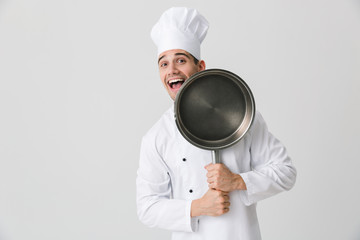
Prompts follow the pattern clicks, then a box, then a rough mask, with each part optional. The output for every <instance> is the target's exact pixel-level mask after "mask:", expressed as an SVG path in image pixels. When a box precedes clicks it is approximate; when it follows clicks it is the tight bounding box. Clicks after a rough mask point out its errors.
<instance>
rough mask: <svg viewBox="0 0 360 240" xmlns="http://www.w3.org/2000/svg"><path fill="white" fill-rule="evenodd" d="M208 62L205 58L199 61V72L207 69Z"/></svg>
mask: <svg viewBox="0 0 360 240" xmlns="http://www.w3.org/2000/svg"><path fill="white" fill-rule="evenodd" d="M205 68H206V64H205V61H204V60H200V61H199V72H200V71H203V70H205Z"/></svg>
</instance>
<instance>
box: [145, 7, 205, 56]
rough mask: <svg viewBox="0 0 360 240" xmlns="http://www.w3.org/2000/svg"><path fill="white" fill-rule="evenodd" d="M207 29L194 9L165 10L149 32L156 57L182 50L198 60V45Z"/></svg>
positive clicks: (176, 8) (202, 19) (174, 8)
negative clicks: (163, 53)
mask: <svg viewBox="0 0 360 240" xmlns="http://www.w3.org/2000/svg"><path fill="white" fill-rule="evenodd" d="M208 28H209V23H208V21H207V20H206V19H205V18H204V17H203V16H202V15H200V14H199V12H198V11H197V10H196V9H191V8H185V7H173V8H170V9H168V10H166V11H165V12H164V13H163V14H162V15H161V17H160V19H159V21H158V22H157V23H156V24H155V25H154V27H153V28H152V30H151V38H152V40H153V41H154V43H155V45H156V46H157V47H158V56H159V55H160V54H161V53H162V52H165V51H167V50H171V49H182V50H185V51H187V52H189V53H191V54H192V55H193V56H194V57H195V58H197V59H198V60H200V59H201V58H200V44H201V42H202V41H203V40H204V38H205V36H206V33H207V30H208Z"/></svg>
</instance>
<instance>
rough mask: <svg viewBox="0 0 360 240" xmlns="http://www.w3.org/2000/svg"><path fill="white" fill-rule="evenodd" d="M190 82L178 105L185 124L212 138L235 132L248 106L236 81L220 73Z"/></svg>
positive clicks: (199, 134) (197, 132) (204, 136)
mask: <svg viewBox="0 0 360 240" xmlns="http://www.w3.org/2000/svg"><path fill="white" fill-rule="evenodd" d="M191 84H192V86H191V87H189V88H188V90H187V91H185V92H184V94H183V96H182V102H181V105H180V109H179V110H180V115H181V120H182V123H183V125H184V127H185V128H186V129H187V130H188V131H189V132H191V133H192V134H193V135H194V136H195V137H197V138H199V139H204V140H209V141H217V140H221V139H224V138H227V137H229V136H230V135H232V134H233V133H234V132H235V131H236V130H237V129H238V128H239V126H240V125H241V122H242V120H243V118H244V116H245V110H246V106H245V105H246V103H245V98H244V96H243V93H242V91H241V89H240V88H239V87H238V86H237V84H236V83H235V82H234V81H229V79H227V78H226V77H224V76H221V75H217V76H210V77H209V76H206V77H201V78H199V79H197V80H196V81H194V82H193V83H191Z"/></svg>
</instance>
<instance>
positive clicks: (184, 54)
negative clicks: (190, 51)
mask: <svg viewBox="0 0 360 240" xmlns="http://www.w3.org/2000/svg"><path fill="white" fill-rule="evenodd" d="M175 55H183V56H185V57H187V58H188V59H190V56H189V55H187V54H186V53H175Z"/></svg>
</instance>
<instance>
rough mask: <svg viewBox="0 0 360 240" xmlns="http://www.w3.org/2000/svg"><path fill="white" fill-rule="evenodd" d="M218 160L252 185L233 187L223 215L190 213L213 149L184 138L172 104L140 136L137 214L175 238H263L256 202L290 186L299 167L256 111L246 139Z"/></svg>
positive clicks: (202, 190)
mask: <svg viewBox="0 0 360 240" xmlns="http://www.w3.org/2000/svg"><path fill="white" fill-rule="evenodd" d="M183 159H186V160H185V161H184V160H183ZM220 159H221V161H222V162H223V163H224V164H225V165H226V166H227V167H228V168H229V169H230V170H231V171H232V172H234V173H238V174H240V175H241V176H242V177H243V179H244V181H245V183H246V186H247V189H248V190H246V191H239V190H236V191H233V192H231V193H230V203H231V206H230V211H229V212H228V213H226V214H224V215H222V216H218V217H210V216H200V217H196V218H191V217H190V209H191V201H192V200H194V199H198V198H201V197H202V196H203V194H204V193H205V192H206V191H207V190H208V185H207V182H206V170H205V169H204V166H205V165H206V164H208V163H211V152H210V151H208V150H203V149H200V148H197V147H195V146H193V145H191V144H190V143H188V142H187V141H186V140H185V139H184V138H183V137H182V135H181V134H180V132H179V131H178V129H177V127H176V124H175V119H174V112H173V109H172V108H171V109H169V110H168V111H167V112H165V113H164V115H163V116H162V117H161V119H160V120H159V121H158V122H157V123H156V124H155V125H154V126H153V127H152V128H151V129H150V131H149V132H148V133H147V134H146V135H145V136H144V137H143V140H142V145H141V153H140V163H139V169H138V176H137V181H136V184H137V207H138V216H139V219H140V220H141V221H142V222H143V223H144V224H146V225H148V226H150V227H159V228H164V229H168V230H171V231H173V235H172V239H173V240H180V239H182V240H185V239H186V240H188V239H194V240H196V239H206V240H212V239H214V240H215V239H216V240H219V239H224V240H259V239H261V236H260V230H259V225H258V220H257V214H256V203H257V202H258V201H260V200H263V199H265V198H268V197H270V196H273V195H275V194H277V193H279V192H281V191H284V190H289V189H291V188H292V186H293V185H294V183H295V180H296V169H295V168H294V166H293V165H292V163H291V160H290V158H289V157H288V155H287V152H286V150H285V148H284V146H283V145H282V144H281V143H280V142H279V141H278V140H277V139H276V138H274V137H273V135H271V134H270V133H269V132H268V130H267V127H266V124H265V122H264V120H263V118H262V116H261V115H260V114H259V113H258V112H257V113H256V116H255V120H254V123H253V126H252V127H251V129H250V130H249V131H248V133H247V134H246V135H245V136H244V138H243V139H242V140H241V141H239V142H238V143H237V144H235V145H233V146H231V147H229V148H227V149H224V150H221V151H220ZM190 189H191V190H192V192H190Z"/></svg>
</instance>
